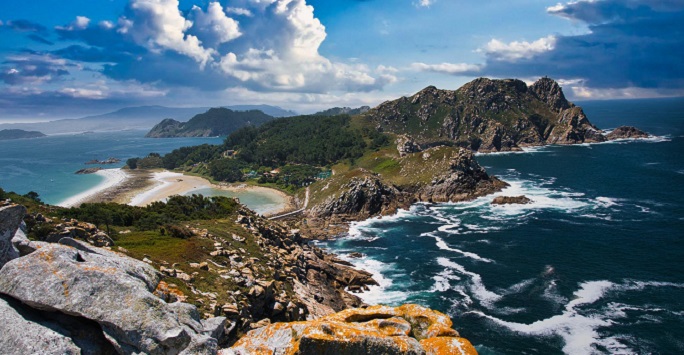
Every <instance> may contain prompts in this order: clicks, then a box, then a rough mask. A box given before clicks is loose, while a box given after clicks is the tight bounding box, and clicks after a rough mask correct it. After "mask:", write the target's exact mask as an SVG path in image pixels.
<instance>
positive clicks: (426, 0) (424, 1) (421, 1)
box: [413, 0, 436, 7]
mask: <svg viewBox="0 0 684 355" xmlns="http://www.w3.org/2000/svg"><path fill="white" fill-rule="evenodd" d="M435 1H436V0H418V1H416V2H414V3H413V4H414V5H416V6H417V7H430V5H432V4H434V3H435Z"/></svg>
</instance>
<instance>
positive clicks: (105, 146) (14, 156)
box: [0, 131, 222, 204]
mask: <svg viewBox="0 0 684 355" xmlns="http://www.w3.org/2000/svg"><path fill="white" fill-rule="evenodd" d="M145 133H147V132H145V131H123V132H105V133H90V134H78V135H58V136H49V137H43V138H36V139H21V140H12V141H0V172H1V173H0V187H2V188H3V189H5V190H7V191H15V192H17V193H21V194H24V193H26V192H29V191H36V192H38V194H39V195H40V197H41V198H42V199H43V200H44V201H45V202H47V203H50V204H58V203H59V202H61V201H63V200H65V199H67V198H68V197H70V196H73V195H76V194H78V193H81V192H84V191H87V190H88V189H90V188H92V187H95V186H97V185H98V184H99V183H100V182H102V181H103V179H104V178H103V177H101V176H98V175H75V174H74V172H76V171H78V170H79V169H83V168H85V167H89V166H90V167H92V166H93V165H84V164H83V163H85V162H87V161H89V160H92V159H98V160H103V159H107V158H109V157H115V158H119V159H121V160H122V162H121V163H120V164H113V165H103V166H102V167H104V168H118V167H122V166H123V165H124V163H125V161H126V160H127V159H128V158H133V157H139V156H145V155H147V154H148V153H151V152H154V153H160V154H164V153H168V152H170V151H172V150H174V149H176V148H180V147H185V146H190V145H199V144H204V143H209V144H219V143H221V142H222V139H220V138H173V139H151V138H144V136H145Z"/></svg>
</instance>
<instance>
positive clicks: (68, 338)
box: [0, 204, 475, 354]
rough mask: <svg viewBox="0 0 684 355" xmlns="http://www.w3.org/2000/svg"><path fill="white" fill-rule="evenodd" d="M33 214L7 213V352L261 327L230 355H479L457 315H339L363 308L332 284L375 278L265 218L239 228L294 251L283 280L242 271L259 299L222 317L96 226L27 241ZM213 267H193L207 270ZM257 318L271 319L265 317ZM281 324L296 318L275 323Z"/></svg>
mask: <svg viewBox="0 0 684 355" xmlns="http://www.w3.org/2000/svg"><path fill="white" fill-rule="evenodd" d="M26 212H27V211H26V209H25V208H24V207H23V206H19V205H12V204H9V205H5V206H3V207H0V319H1V320H2V325H0V329H1V330H2V331H0V348H1V349H3V353H5V354H137V353H146V354H216V353H218V352H219V350H220V349H221V348H222V347H224V346H225V344H227V343H228V338H229V337H230V334H235V333H236V332H237V329H238V328H241V329H245V330H249V329H252V330H251V331H250V332H248V333H247V335H245V336H243V337H242V338H241V339H240V340H238V342H237V343H236V344H235V345H234V346H233V347H232V348H225V349H224V350H221V353H223V354H274V353H276V354H450V353H453V354H462V353H466V354H472V353H475V351H474V349H473V348H472V346H471V345H470V343H468V342H467V340H465V339H462V338H459V337H458V333H457V332H456V331H455V330H453V329H451V326H452V324H451V320H450V319H449V318H448V317H447V316H445V315H443V314H441V313H438V312H434V311H431V310H428V309H425V308H422V307H418V306H410V305H407V306H402V307H399V308H396V309H395V308H388V307H372V308H368V309H362V308H361V309H347V310H345V311H343V312H341V313H338V314H332V313H333V312H334V311H336V310H340V309H345V308H348V307H349V306H350V305H353V304H356V305H358V306H362V304H361V303H360V302H359V301H358V299H357V298H355V297H354V296H352V295H350V294H347V293H346V292H344V291H342V289H336V288H334V287H331V285H332V284H338V285H339V286H338V287H349V286H353V285H355V284H356V285H358V283H356V282H359V281H355V280H356V279H358V280H364V279H367V281H366V282H370V279H369V277H368V276H367V275H364V274H363V273H359V272H358V271H355V270H353V269H351V268H347V269H345V268H344V265H337V264H336V263H335V262H334V257H333V256H327V255H324V254H323V253H322V252H321V251H315V250H310V251H309V252H307V251H306V250H304V249H302V248H301V247H300V246H295V245H297V244H296V242H295V241H294V240H293V239H292V238H289V239H281V237H283V235H281V234H280V232H279V231H277V230H275V231H273V232H271V231H270V230H269V229H264V228H263V227H264V225H263V224H262V223H264V222H260V221H257V220H255V219H254V218H253V216H251V215H243V216H242V217H241V220H240V221H239V222H240V223H242V225H243V226H244V227H245V228H247V229H251V230H253V231H254V232H255V233H258V234H259V235H261V236H262V239H260V240H261V243H262V244H263V245H262V247H263V248H265V249H269V248H273V249H274V250H275V249H278V250H281V251H283V253H284V251H285V250H287V249H288V248H289V249H290V251H291V252H292V254H293V255H286V254H281V259H283V260H282V261H281V264H280V266H278V270H277V271H278V273H279V274H280V276H277V277H276V278H277V279H280V280H283V281H277V280H270V281H267V282H264V281H261V280H255V279H254V274H255V273H256V270H258V268H257V267H256V265H253V266H252V268H251V269H250V268H249V266H246V267H245V268H243V270H242V271H240V272H239V275H240V276H239V279H241V280H243V282H245V283H246V284H251V285H253V286H252V287H251V289H250V291H249V293H248V294H247V295H244V296H243V295H241V294H240V293H239V292H238V293H237V294H233V295H231V297H232V298H239V299H242V301H240V302H241V303H240V304H237V305H234V306H225V305H224V306H223V307H220V305H218V304H216V302H214V304H213V305H211V307H210V308H208V309H215V310H217V311H216V312H215V313H216V314H224V315H222V316H214V315H215V314H208V313H206V312H203V310H205V309H204V307H202V309H200V308H198V307H196V306H195V305H192V304H189V303H185V302H181V300H182V299H187V296H186V295H184V294H183V292H181V291H180V290H178V288H175V287H172V286H170V284H169V283H168V282H166V281H169V280H174V281H179V280H180V279H182V278H187V279H188V285H190V287H192V281H191V280H192V278H193V277H194V276H193V275H189V274H186V273H184V272H182V271H181V270H175V269H172V270H173V271H169V270H170V269H169V268H166V267H163V266H160V267H159V270H158V269H157V268H155V267H154V266H153V265H154V264H155V263H154V262H152V261H151V260H146V262H144V261H141V260H137V259H134V258H131V257H129V256H127V255H125V254H123V253H120V252H115V251H113V250H112V248H110V247H108V246H110V245H111V244H112V243H113V242H112V241H111V240H110V239H109V238H104V236H103V235H102V234H103V233H102V232H101V231H99V230H97V228H94V227H93V226H89V225H88V224H87V223H82V222H75V221H71V222H64V223H62V224H60V225H59V226H60V227H59V228H58V229H57V230H56V231H55V232H54V233H52V234H50V235H49V236H48V237H47V238H45V240H46V241H32V240H29V239H27V238H26V235H25V233H24V229H23V228H25V225H23V220H24V219H25V218H26V217H27V214H26ZM31 218H32V219H33V220H32V221H31V223H35V221H34V220H35V219H36V217H35V216H31ZM38 219H41V220H43V221H45V222H44V223H47V222H49V220H48V219H47V218H44V217H42V216H39V218H38ZM260 227H262V228H261V229H260ZM93 234H94V235H97V236H98V237H95V236H94V235H93ZM237 238H240V237H237ZM48 240H49V242H48ZM268 241H270V242H268ZM277 243H283V245H282V249H280V248H279V247H277ZM95 244H97V245H101V246H103V247H102V248H100V247H96V246H95ZM286 244H287V245H286ZM288 245H289V246H288ZM212 253H213V254H216V256H217V257H221V255H222V254H225V257H226V258H228V259H230V258H233V260H235V259H239V257H237V255H236V254H237V253H238V252H237V251H231V250H228V249H224V248H219V247H217V248H216V249H215V251H214V252H212ZM288 260H293V261H294V262H292V263H291V262H289V261H288ZM213 263H214V262H212V264H213ZM203 264H204V265H194V266H193V265H191V267H197V268H198V270H201V269H205V270H208V269H209V266H208V263H203ZM242 265H243V266H245V264H242ZM212 268H213V267H212ZM252 269H253V270H252ZM160 270H161V271H160ZM225 272H226V277H229V273H228V271H227V270H226V271H225ZM168 273H173V276H174V278H173V279H171V278H169V277H170V276H168V275H167V274H168ZM181 274H182V275H181ZM197 276H199V274H198V275H197ZM250 279H251V280H252V281H250ZM165 280H166V281H165ZM330 280H331V281H330ZM360 284H363V282H362V281H361V283H360ZM198 287H199V286H198ZM193 288H194V287H193ZM279 289H280V290H281V292H280V295H278V291H277V290H279ZM286 289H287V290H293V291H294V292H286ZM218 292H221V291H220V290H219V291H218ZM224 292H225V291H224ZM202 294H203V295H205V296H208V300H211V299H216V298H217V297H216V295H215V296H214V297H211V295H210V294H207V293H202ZM288 299H289V301H288ZM286 302H289V303H286ZM331 314H332V315H331ZM278 315H280V316H278ZM258 317H264V318H263V319H262V320H261V321H259V322H256V320H257V319H258ZM271 319H282V320H291V321H295V322H287V323H274V324H271ZM305 319H310V320H308V321H305ZM313 319H316V320H313Z"/></svg>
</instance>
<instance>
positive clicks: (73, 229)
mask: <svg viewBox="0 0 684 355" xmlns="http://www.w3.org/2000/svg"><path fill="white" fill-rule="evenodd" d="M29 217H30V218H34V219H35V220H36V221H37V222H38V223H51V222H52V221H47V220H45V218H41V217H42V216H40V217H39V216H35V217H34V216H29ZM62 238H72V239H79V240H83V241H85V242H88V243H90V244H92V245H94V246H96V247H111V246H113V245H114V241H113V240H112V238H110V237H109V235H107V233H105V232H103V231H101V230H100V229H98V228H97V226H95V225H94V224H92V223H87V222H80V221H78V220H75V219H65V220H63V221H62V223H58V224H56V225H54V226H53V227H52V232H51V233H49V234H48V235H47V236H46V237H45V238H44V239H43V241H45V242H48V243H57V242H59V241H60V240H61V239H62Z"/></svg>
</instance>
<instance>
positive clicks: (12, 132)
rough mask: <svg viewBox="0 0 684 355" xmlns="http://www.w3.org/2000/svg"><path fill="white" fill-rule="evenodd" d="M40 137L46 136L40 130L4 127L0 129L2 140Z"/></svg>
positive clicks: (0, 138)
mask: <svg viewBox="0 0 684 355" xmlns="http://www.w3.org/2000/svg"><path fill="white" fill-rule="evenodd" d="M39 137H45V135H44V134H43V133H41V132H38V131H24V130H22V129H3V130H1V131H0V141H3V140H10V139H23V138H39Z"/></svg>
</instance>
